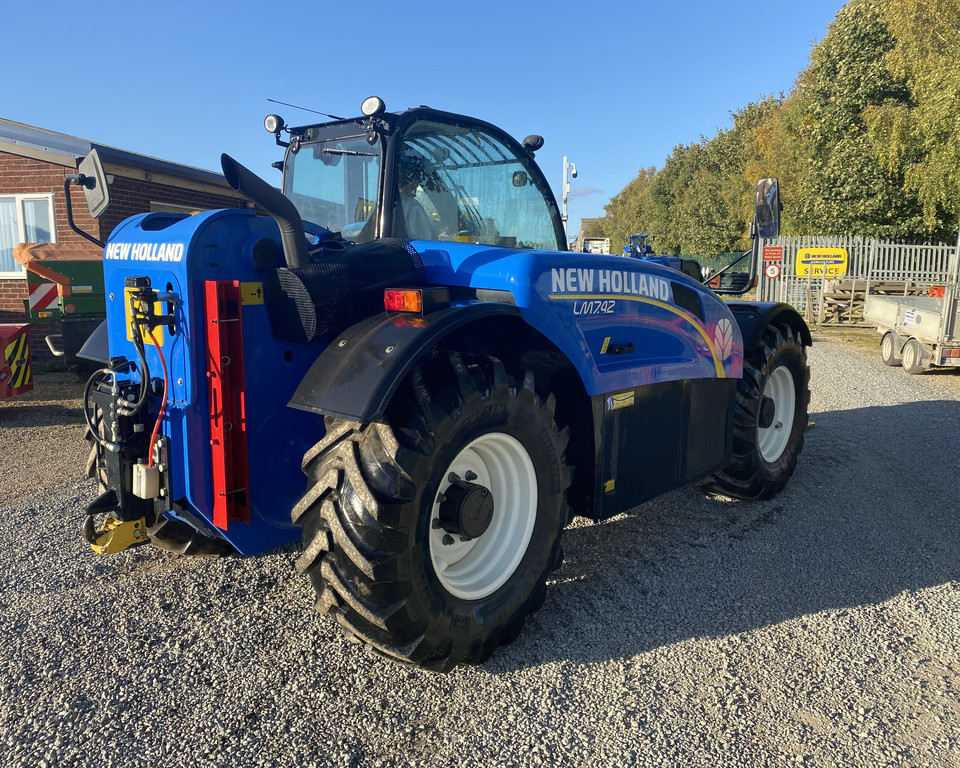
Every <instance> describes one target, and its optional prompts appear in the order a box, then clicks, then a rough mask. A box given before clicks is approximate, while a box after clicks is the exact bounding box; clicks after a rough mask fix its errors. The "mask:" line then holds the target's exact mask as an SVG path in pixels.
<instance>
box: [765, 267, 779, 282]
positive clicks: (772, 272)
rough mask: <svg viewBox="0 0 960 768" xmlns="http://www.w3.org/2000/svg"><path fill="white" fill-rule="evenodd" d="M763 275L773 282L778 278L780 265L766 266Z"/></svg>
mask: <svg viewBox="0 0 960 768" xmlns="http://www.w3.org/2000/svg"><path fill="white" fill-rule="evenodd" d="M763 272H764V274H765V275H766V276H767V277H769V278H770V279H771V280H775V279H776V278H778V277H780V265H779V264H767V266H766V268H765V269H764V270H763Z"/></svg>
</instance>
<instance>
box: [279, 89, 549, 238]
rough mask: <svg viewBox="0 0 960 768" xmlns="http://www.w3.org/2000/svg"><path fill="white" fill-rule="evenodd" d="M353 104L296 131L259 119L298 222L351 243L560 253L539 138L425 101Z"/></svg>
mask: <svg viewBox="0 0 960 768" xmlns="http://www.w3.org/2000/svg"><path fill="white" fill-rule="evenodd" d="M362 111H363V113H364V115H365V117H363V118H358V119H352V120H334V121H332V122H328V123H321V124H318V125H310V126H303V127H299V128H286V127H285V126H284V123H283V121H282V120H281V119H280V118H279V117H277V116H276V115H270V116H268V118H267V119H266V120H265V121H264V125H265V126H266V127H267V130H268V131H270V132H271V133H274V135H275V136H276V137H277V143H278V144H280V145H281V146H285V147H287V153H286V158H285V159H284V162H283V193H284V195H285V196H286V197H288V198H289V199H290V200H291V201H292V202H293V204H294V205H295V206H296V208H297V210H298V211H299V212H300V215H301V217H302V218H303V220H304V221H305V222H310V223H313V224H315V225H318V226H320V227H323V228H325V229H328V230H331V231H333V232H339V233H340V234H341V236H342V237H343V239H344V240H348V241H352V242H355V243H364V242H368V241H371V240H374V239H376V238H380V237H398V238H403V239H406V240H427V241H440V242H444V241H447V242H463V243H480V244H484V245H491V246H501V247H516V248H534V249H537V250H566V239H565V237H564V235H563V227H562V225H561V221H560V214H559V211H558V210H557V205H556V201H555V199H554V197H553V193H552V191H551V190H550V186H549V184H547V181H546V179H545V178H544V176H543V173H542V172H541V170H540V169H539V167H538V166H537V164H536V162H535V161H534V149H538V148H539V147H540V146H542V139H540V138H539V137H528V139H527V140H525V142H524V144H523V145H522V146H521V145H520V144H519V143H518V142H517V141H515V140H514V139H512V138H511V137H510V136H508V135H507V134H505V133H504V132H503V131H501V130H500V129H498V128H496V127H495V126H493V125H490V124H488V123H484V122H481V121H478V120H475V119H473V118H469V117H464V116H461V115H455V114H451V113H448V112H441V111H439V110H434V109H429V108H427V107H418V108H416V109H411V110H408V111H406V112H400V113H388V112H386V111H385V110H384V108H383V102H382V101H381V100H380V99H378V98H376V97H371V98H370V99H367V100H366V101H365V102H364V105H363V107H362ZM281 131H286V132H287V133H289V134H290V140H289V141H281V140H280V134H281ZM536 139H539V141H536Z"/></svg>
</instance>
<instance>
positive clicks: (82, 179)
mask: <svg viewBox="0 0 960 768" xmlns="http://www.w3.org/2000/svg"><path fill="white" fill-rule="evenodd" d="M93 181H94V180H93V179H91V178H90V177H89V176H86V175H84V174H82V173H74V174H71V175H70V176H67V177H66V178H65V179H64V180H63V194H64V197H66V199H67V223H68V224H69V225H70V229H72V230H73V231H74V232H76V233H77V234H78V235H80V236H81V237H85V238H86V239H87V240H89V241H90V242H91V243H93V244H94V245H97V246H100V247H101V248H103V247H105V246H104V244H103V243H102V242H101V241H99V240H97V238H95V237H94V236H93V235H91V234H88V233H87V232H84V231H83V230H82V229H80V227H78V226H77V224H76V222H75V221H74V220H73V203H72V202H71V201H70V186H71V185H73V184H75V185H76V186H78V187H86V188H87V189H93Z"/></svg>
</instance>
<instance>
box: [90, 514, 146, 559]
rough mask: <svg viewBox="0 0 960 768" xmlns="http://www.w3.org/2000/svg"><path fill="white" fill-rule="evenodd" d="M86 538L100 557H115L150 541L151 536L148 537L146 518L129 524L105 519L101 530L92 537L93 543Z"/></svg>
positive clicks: (110, 518) (131, 521)
mask: <svg viewBox="0 0 960 768" xmlns="http://www.w3.org/2000/svg"><path fill="white" fill-rule="evenodd" d="M84 538H85V539H87V540H88V541H89V543H90V547H91V548H92V549H93V551H94V552H96V553H97V554H98V555H113V554H116V553H117V552H123V550H125V549H129V548H130V547H135V546H137V545H139V544H146V543H147V542H148V541H150V536H149V535H147V520H146V518H144V517H141V518H140V519H139V520H130V521H128V522H121V521H120V520H115V519H114V518H112V517H108V518H105V519H104V521H103V524H102V525H101V526H100V529H99V530H98V531H97V532H96V534H94V536H93V537H92V538H93V541H90V539H89V538H88V537H87V536H84Z"/></svg>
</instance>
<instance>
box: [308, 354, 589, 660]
mask: <svg viewBox="0 0 960 768" xmlns="http://www.w3.org/2000/svg"><path fill="white" fill-rule="evenodd" d="M326 426H327V434H326V436H325V437H324V438H323V439H322V440H321V441H320V442H319V443H317V445H316V446H314V448H313V449H311V450H310V451H308V452H307V454H306V456H305V457H304V462H303V467H304V472H305V473H306V474H307V477H308V481H307V486H308V488H307V492H306V494H305V495H304V496H303V498H302V499H301V500H300V502H299V503H298V504H297V505H296V507H294V510H293V520H294V522H296V523H298V524H299V525H301V526H302V527H303V541H304V552H303V555H302V556H301V557H300V559H299V560H298V563H297V567H298V569H299V570H300V571H301V572H304V573H308V574H309V575H310V578H311V581H312V582H313V585H314V587H315V588H316V590H317V593H318V596H319V597H318V601H317V608H318V609H319V610H320V611H321V612H324V613H327V612H329V613H332V614H333V615H334V616H335V617H336V619H337V621H338V622H339V623H340V625H341V627H342V628H343V630H344V631H345V633H346V634H347V636H348V638H351V639H354V640H357V641H359V642H363V643H366V644H367V645H369V646H370V647H372V648H373V649H374V650H375V651H377V652H379V653H381V654H383V655H386V656H389V657H391V658H394V659H398V660H401V661H405V662H409V663H412V664H416V665H418V666H421V667H425V668H428V669H434V670H438V671H447V670H449V669H451V668H452V667H453V666H455V665H456V664H459V663H464V662H466V663H479V662H482V661H484V660H485V659H487V658H488V657H489V656H490V654H491V653H492V652H493V650H494V649H495V648H496V646H497V645H498V644H500V643H505V642H509V641H510V640H512V639H514V638H515V637H516V636H517V634H518V633H519V632H520V629H521V627H522V625H523V622H524V620H525V618H526V616H527V615H528V614H529V613H530V612H531V611H535V610H536V609H537V608H539V607H540V605H541V604H542V603H543V600H544V598H545V594H546V578H547V575H548V573H549V572H550V571H551V570H553V569H555V568H558V567H559V566H560V563H561V561H562V552H561V548H560V533H561V529H562V528H563V527H564V525H566V524H567V523H568V522H569V520H570V512H569V507H568V506H567V503H566V490H567V487H568V485H569V483H570V472H569V469H568V468H567V467H566V465H565V463H564V459H563V452H564V448H565V446H566V442H567V435H566V434H565V432H561V431H560V430H559V429H558V428H557V425H556V422H555V420H554V417H553V397H552V396H551V397H548V398H546V399H545V400H541V399H540V397H538V395H537V393H536V391H535V389H534V382H533V376H532V374H529V373H528V374H527V375H526V377H525V378H524V379H523V380H522V381H521V382H518V383H516V384H513V383H511V382H510V381H508V379H507V376H506V374H505V371H504V368H503V366H502V364H501V363H500V362H499V361H497V360H494V359H492V358H486V357H474V358H470V359H467V358H466V357H461V356H460V355H459V354H457V353H449V354H442V355H439V356H437V357H436V358H434V359H432V360H431V361H429V362H427V363H424V364H421V365H418V366H417V367H416V368H415V369H414V370H413V371H412V373H411V374H410V376H409V377H408V379H407V381H405V382H404V384H403V385H402V386H401V388H400V390H398V392H397V394H396V395H395V396H394V400H393V402H392V403H391V405H390V407H389V408H388V410H387V413H386V415H385V416H384V418H383V419H382V420H381V421H379V422H376V423H372V424H366V425H361V424H357V423H352V422H347V421H343V420H340V419H332V418H328V419H327V422H326Z"/></svg>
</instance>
